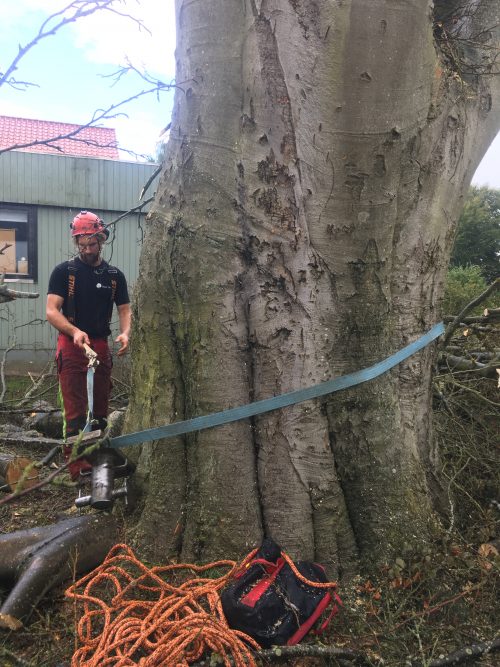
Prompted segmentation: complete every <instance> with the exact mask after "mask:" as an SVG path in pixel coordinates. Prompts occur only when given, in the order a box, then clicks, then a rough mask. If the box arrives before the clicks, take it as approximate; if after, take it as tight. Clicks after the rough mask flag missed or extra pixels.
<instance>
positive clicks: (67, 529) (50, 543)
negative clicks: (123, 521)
mask: <svg viewBox="0 0 500 667" xmlns="http://www.w3.org/2000/svg"><path fill="white" fill-rule="evenodd" d="M116 541H117V524H116V519H115V518H114V517H113V516H112V515H110V514H86V515H83V516H79V517H74V518H71V519H67V520H65V521H61V522H60V523H57V524H52V525H49V526H40V527H37V528H31V529H28V530H20V531H17V532H15V533H8V534H6V535H0V552H1V553H2V559H1V561H0V581H5V582H12V581H13V580H14V581H15V584H14V587H13V588H12V589H11V591H10V593H9V594H8V596H7V598H6V599H5V600H4V602H3V604H2V605H1V606H0V628H3V629H8V630H19V629H20V628H21V627H22V625H23V621H24V620H26V619H27V618H28V617H29V615H30V614H31V613H32V611H33V610H34V609H35V607H36V606H37V604H38V603H39V602H40V600H41V599H42V597H43V596H44V595H45V593H47V591H49V590H50V589H51V588H53V587H54V586H56V585H57V584H60V583H61V582H63V581H66V580H70V579H71V578H72V577H74V576H76V575H80V574H81V573H83V572H88V571H90V570H92V569H93V568H95V567H96V566H97V565H99V564H100V563H102V561H103V560H104V558H105V557H106V554H107V553H108V552H109V550H110V548H111V547H112V546H113V545H114V544H115V543H116Z"/></svg>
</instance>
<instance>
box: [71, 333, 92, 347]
mask: <svg viewBox="0 0 500 667" xmlns="http://www.w3.org/2000/svg"><path fill="white" fill-rule="evenodd" d="M73 343H74V344H75V345H76V346H77V347H80V348H82V349H83V346H84V345H90V338H89V337H88V336H87V334H86V333H85V331H81V330H80V329H77V330H76V331H75V333H74V334H73Z"/></svg>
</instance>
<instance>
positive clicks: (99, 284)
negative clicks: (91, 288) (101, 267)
mask: <svg viewBox="0 0 500 667" xmlns="http://www.w3.org/2000/svg"><path fill="white" fill-rule="evenodd" d="M96 287H97V289H111V287H110V285H103V284H102V283H97V285H96Z"/></svg>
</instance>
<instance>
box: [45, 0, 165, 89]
mask: <svg viewBox="0 0 500 667" xmlns="http://www.w3.org/2000/svg"><path fill="white" fill-rule="evenodd" d="M40 1H41V0H40ZM116 7H117V10H119V11H120V13H122V14H128V15H129V16H132V17H133V18H135V19H138V20H140V21H141V22H142V24H143V25H144V28H140V26H139V25H138V23H137V22H135V21H133V20H132V19H131V18H128V17H126V16H118V15H117V14H114V13H112V12H108V11H100V12H97V13H96V14H93V15H92V16H89V17H88V18H86V19H85V20H84V21H80V22H77V23H75V24H74V26H72V30H73V31H74V33H75V45H76V47H77V48H83V49H84V50H85V53H86V57H87V59H88V60H90V61H92V62H95V63H105V64H111V65H124V64H125V62H126V60H127V59H128V60H129V61H130V62H131V63H132V64H133V65H135V66H136V67H138V68H143V69H146V70H148V71H149V72H152V73H156V74H157V75H158V76H161V77H164V78H165V79H167V80H170V79H172V78H173V77H174V72H175V65H174V49H175V16H174V3H173V0H164V1H163V2H160V1H159V0H141V1H140V2H134V1H133V0H123V1H122V2H120V3H119V4H117V5H116Z"/></svg>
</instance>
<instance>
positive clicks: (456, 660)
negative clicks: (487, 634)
mask: <svg viewBox="0 0 500 667" xmlns="http://www.w3.org/2000/svg"><path fill="white" fill-rule="evenodd" d="M499 649H500V637H496V638H495V639H493V640H491V641H488V642H478V643H477V644H471V645H470V646H464V647H463V648H461V649H458V651H454V652H453V653H449V654H448V655H446V656H445V657H444V658H437V659H436V660H431V662H426V663H425V665H426V667H449V665H459V664H461V663H462V662H466V661H469V660H477V659H478V658H481V657H482V656H483V655H486V654H487V653H493V652H494V651H498V650H499ZM414 667H421V666H420V665H415V666H414ZM422 667H423V666H422Z"/></svg>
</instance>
